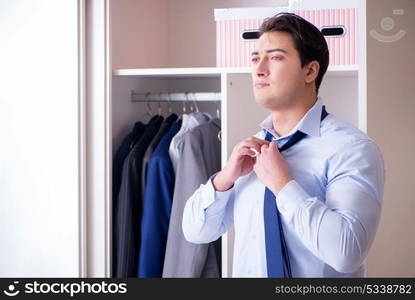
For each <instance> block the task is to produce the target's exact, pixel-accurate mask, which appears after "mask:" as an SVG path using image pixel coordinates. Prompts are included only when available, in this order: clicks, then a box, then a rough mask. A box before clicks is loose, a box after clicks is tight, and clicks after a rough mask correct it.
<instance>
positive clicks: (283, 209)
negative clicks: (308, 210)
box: [275, 180, 310, 220]
mask: <svg viewBox="0 0 415 300" xmlns="http://www.w3.org/2000/svg"><path fill="white" fill-rule="evenodd" d="M307 198H310V196H309V195H308V194H307V193H306V192H305V191H304V189H303V188H302V187H301V185H299V184H298V183H297V182H296V181H295V180H291V181H290V182H288V183H287V184H286V185H285V186H284V187H283V188H282V189H281V190H280V192H279V193H278V195H277V197H276V199H275V200H276V202H277V207H278V210H279V212H280V213H281V214H283V215H284V217H286V218H287V219H288V220H291V218H292V217H293V216H294V214H295V211H296V210H297V208H298V206H299V205H300V204H301V203H303V202H305V200H306V199H307Z"/></svg>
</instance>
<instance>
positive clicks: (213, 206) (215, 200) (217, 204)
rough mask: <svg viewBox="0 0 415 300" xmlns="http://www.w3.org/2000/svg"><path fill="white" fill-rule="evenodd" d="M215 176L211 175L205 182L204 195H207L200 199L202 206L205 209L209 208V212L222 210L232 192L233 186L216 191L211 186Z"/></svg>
mask: <svg viewBox="0 0 415 300" xmlns="http://www.w3.org/2000/svg"><path fill="white" fill-rule="evenodd" d="M215 176H216V174H214V175H213V176H211V177H210V179H209V180H208V182H207V183H206V185H205V188H206V194H205V195H207V197H203V200H202V208H203V209H205V210H206V209H207V208H209V212H212V213H215V212H216V211H221V210H223V209H224V207H225V206H226V204H227V203H228V200H229V199H230V197H231V195H232V193H233V187H232V188H230V189H229V190H227V191H224V192H219V191H216V190H215V187H214V186H213V179H214V178H215Z"/></svg>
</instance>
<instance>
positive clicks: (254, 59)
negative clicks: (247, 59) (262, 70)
mask: <svg viewBox="0 0 415 300" xmlns="http://www.w3.org/2000/svg"><path fill="white" fill-rule="evenodd" d="M258 60H259V59H258V57H253V58H252V59H251V62H253V63H256V62H258Z"/></svg>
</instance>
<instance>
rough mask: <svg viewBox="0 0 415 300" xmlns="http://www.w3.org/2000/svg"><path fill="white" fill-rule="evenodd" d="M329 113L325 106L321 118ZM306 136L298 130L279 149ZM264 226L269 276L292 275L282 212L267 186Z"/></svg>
mask: <svg viewBox="0 0 415 300" xmlns="http://www.w3.org/2000/svg"><path fill="white" fill-rule="evenodd" d="M327 115H328V113H327V111H326V108H325V107H324V106H323V109H322V111H321V120H323V119H324V118H325V117H326V116H327ZM305 136H306V134H305V133H303V132H301V131H297V132H296V133H294V134H293V136H292V137H291V138H290V139H289V140H288V142H287V143H285V144H284V146H282V147H281V148H279V151H280V152H282V151H284V150H286V149H288V148H290V147H291V146H293V145H294V144H296V143H298V142H299V141H301V140H302V139H303V138H304V137H305ZM265 139H266V140H267V141H272V135H271V134H270V133H269V132H267V134H266V136H265ZM264 228H265V249H266V255H267V270H268V277H273V278H282V277H292V275H291V266H290V258H289V256H288V250H287V245H286V243H285V239H284V232H283V230H282V226H281V219H280V214H279V212H278V207H277V202H276V200H275V195H274V194H273V193H272V192H271V190H270V189H268V188H267V187H266V188H265V195H264Z"/></svg>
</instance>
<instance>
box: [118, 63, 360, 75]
mask: <svg viewBox="0 0 415 300" xmlns="http://www.w3.org/2000/svg"><path fill="white" fill-rule="evenodd" d="M357 72H358V65H333V66H329V68H328V70H327V75H329V76H353V75H357ZM223 73H242V74H246V73H251V68H250V67H242V68H160V69H117V70H114V71H113V75H115V76H132V77H135V76H140V77H156V78H173V77H174V78H194V77H214V78H215V77H216V78H219V77H220V75H221V74H223Z"/></svg>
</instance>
